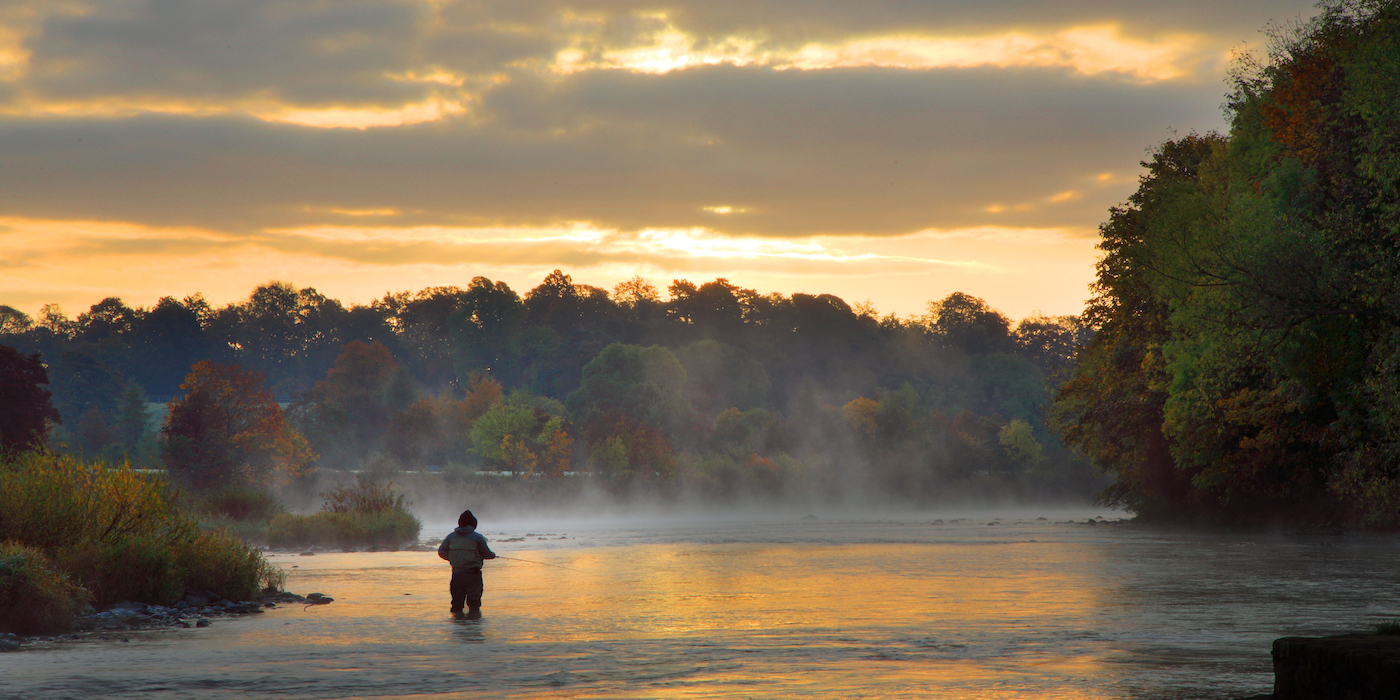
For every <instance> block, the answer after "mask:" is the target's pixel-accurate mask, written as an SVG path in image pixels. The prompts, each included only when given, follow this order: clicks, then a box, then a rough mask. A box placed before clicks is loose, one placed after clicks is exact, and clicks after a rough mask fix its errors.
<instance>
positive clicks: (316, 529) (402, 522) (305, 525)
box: [267, 476, 423, 547]
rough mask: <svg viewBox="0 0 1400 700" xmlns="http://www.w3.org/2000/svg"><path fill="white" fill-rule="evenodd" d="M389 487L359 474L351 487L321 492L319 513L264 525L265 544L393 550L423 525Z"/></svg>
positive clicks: (279, 517)
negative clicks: (362, 547) (382, 547)
mask: <svg viewBox="0 0 1400 700" xmlns="http://www.w3.org/2000/svg"><path fill="white" fill-rule="evenodd" d="M391 486H392V485H391V484H379V483H377V482H375V481H374V480H372V479H366V478H365V477H363V476H357V477H356V483H355V485H354V486H344V487H341V488H338V489H335V490H333V491H327V492H326V493H323V494H321V497H322V498H323V499H325V503H324V504H323V505H322V506H321V511H320V512H319V513H312V514H311V515H294V514H291V513H282V514H280V515H275V516H273V518H272V520H271V522H269V523H268V526H267V542H268V544H269V545H271V546H273V547H304V546H310V545H324V546H340V547H347V546H355V545H389V546H395V545H400V544H403V543H405V542H409V541H412V540H416V539H418V533H419V532H421V531H422V529H423V523H422V522H420V521H419V520H418V518H416V517H414V515H413V514H412V513H410V512H408V508H407V507H406V506H404V497H403V495H402V494H396V493H394V491H393V489H392V488H391Z"/></svg>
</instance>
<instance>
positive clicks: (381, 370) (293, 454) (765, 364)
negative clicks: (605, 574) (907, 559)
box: [0, 270, 1094, 497]
mask: <svg viewBox="0 0 1400 700" xmlns="http://www.w3.org/2000/svg"><path fill="white" fill-rule="evenodd" d="M667 292H668V294H667V295H666V296H667V298H665V299H664V300H663V298H662V294H661V291H660V290H658V289H657V288H656V287H655V286H653V285H652V284H651V283H649V282H648V281H646V280H644V279H641V278H634V279H632V280H629V281H627V282H623V283H622V284H619V285H617V286H616V287H615V288H614V289H612V290H611V291H609V290H605V289H602V288H599V287H593V286H590V285H586V284H576V283H574V282H573V281H572V279H571V278H570V276H569V275H566V274H564V273H563V272H562V271H557V270H556V271H555V272H553V273H552V274H550V275H548V276H547V277H546V278H545V279H544V280H543V281H542V282H541V283H540V284H539V285H538V286H536V287H534V288H533V289H530V290H529V291H527V292H526V293H524V294H523V295H522V294H519V293H517V292H516V291H514V290H513V289H511V288H510V286H509V285H507V284H505V283H503V282H499V281H492V280H489V279H486V278H484V277H477V278H475V279H473V280H471V282H470V283H469V284H468V285H467V286H466V287H465V288H461V287H432V288H428V289H423V290H420V291H418V292H414V293H409V292H402V293H395V294H386V295H385V296H384V297H382V298H380V299H377V300H375V301H374V302H372V303H370V304H367V305H350V306H347V305H344V304H342V303H341V302H339V301H337V300H334V299H330V298H328V297H326V296H324V295H322V294H320V293H318V292H317V291H316V290H315V289H311V288H304V289H297V288H296V287H294V286H292V285H290V284H287V283H283V282H273V283H268V284H264V285H261V286H259V287H257V288H256V289H255V290H253V292H252V293H251V294H250V295H249V297H248V298H247V299H245V300H242V301H240V302H237V303H232V304H228V305H225V306H223V307H218V308H216V307H214V306H213V305H211V304H209V303H208V302H207V301H206V300H204V299H203V298H202V297H201V296H200V295H198V294H196V295H192V296H189V297H186V298H184V299H175V298H170V297H167V298H165V299H161V300H160V301H159V302H158V303H156V305H155V306H153V307H151V308H140V307H131V306H128V305H126V304H125V303H123V302H122V301H121V300H120V299H116V298H109V299H105V300H103V301H101V302H99V303H98V304H95V305H94V306H93V307H92V308H91V309H89V310H88V311H86V312H84V313H80V314H79V315H78V316H77V318H76V319H73V318H69V317H68V316H67V315H65V314H64V313H63V312H62V311H61V310H60V309H58V308H57V307H53V306H49V307H45V309H44V311H43V312H42V313H41V315H40V317H39V318H38V319H31V318H29V317H28V316H26V315H25V314H23V313H21V312H18V311H17V310H15V309H13V308H10V307H0V344H4V345H7V346H10V347H12V348H15V349H16V352H17V353H18V354H19V355H20V356H24V357H35V356H37V358H39V359H41V360H42V362H43V364H44V365H45V366H46V369H47V372H48V375H49V377H50V378H51V385H50V386H49V388H50V389H51V391H52V396H53V402H52V403H53V406H54V408H56V409H57V414H58V417H59V419H60V420H61V425H58V426H56V427H55V429H54V430H53V432H52V434H51V435H50V438H49V442H50V443H51V445H52V447H53V449H56V450H69V451H77V452H81V453H83V454H84V455H88V456H106V457H108V458H114V457H119V456H122V455H125V456H127V457H130V458H133V459H135V460H137V461H139V462H141V463H143V464H149V465H151V466H165V467H169V468H170V470H171V472H172V473H173V474H179V475H183V477H182V478H183V479H184V480H185V481H186V482H187V483H192V484H198V485H200V487H201V488H206V489H208V488H217V487H218V486H219V485H221V484H226V483H230V482H236V481H240V480H242V481H248V480H252V481H257V480H263V481H266V480H267V479H269V478H271V475H276V474H280V475H282V476H283V477H285V478H288V479H296V478H304V477H305V476H306V475H308V474H310V473H311V472H313V471H314V470H316V469H382V470H387V471H392V470H395V469H421V468H424V467H427V466H430V465H431V466H435V467H438V468H441V469H443V470H444V471H445V472H448V473H453V472H454V471H455V472H456V473H470V472H472V471H478V470H504V471H512V472H520V473H526V474H532V475H537V476H540V477H560V476H562V475H564V474H566V473H569V474H573V473H576V472H586V473H589V474H592V475H594V476H597V477H600V478H602V479H604V480H606V481H607V482H609V483H615V484H627V483H632V482H635V481H637V480H652V481H658V482H666V481H670V482H683V483H685V484H686V485H688V486H689V487H693V488H697V489H701V490H703V491H705V492H707V493H710V494H713V495H717V496H725V495H736V494H741V493H751V492H758V493H769V494H775V493H779V492H782V491H784V490H789V489H793V488H796V487H799V486H800V487H801V488H804V489H808V490H809V491H810V490H815V491H816V492H825V493H833V492H841V491H847V490H851V489H861V490H870V491H874V492H885V493H902V494H907V495H910V496H917V497H927V496H932V495H936V494H938V493H940V492H943V491H947V490H948V489H952V488H956V487H957V485H959V484H965V483H967V482H969V481H977V482H979V483H982V484H983V487H984V488H985V489H987V490H990V491H1000V492H1005V491H1014V492H1017V493H1022V494H1032V495H1034V494H1056V495H1059V494H1064V493H1079V494H1082V493H1084V492H1085V491H1086V489H1089V488H1091V487H1092V485H1093V481H1094V477H1093V475H1092V474H1091V473H1090V471H1089V470H1088V468H1087V465H1086V463H1085V462H1084V461H1083V460H1082V459H1079V458H1077V457H1075V455H1074V454H1072V453H1071V452H1070V451H1069V450H1066V449H1065V448H1064V447H1063V445H1062V444H1061V442H1060V441H1059V440H1058V439H1057V438H1056V437H1055V436H1054V435H1053V434H1052V433H1050V432H1049V431H1048V430H1047V428H1046V424H1045V408H1046V406H1047V404H1048V401H1049V398H1050V396H1051V391H1052V390H1053V389H1054V387H1055V386H1056V385H1057V383H1058V379H1057V377H1059V376H1060V375H1062V374H1063V373H1064V372H1065V371H1067V370H1068V368H1069V367H1070V365H1071V363H1072V361H1073V357H1074V353H1075V349H1076V348H1077V347H1078V346H1080V345H1082V344H1083V343H1084V342H1085V341H1086V340H1087V338H1088V337H1089V336H1090V332H1089V331H1088V330H1087V328H1086V327H1085V326H1084V325H1083V324H1082V323H1080V321H1079V320H1078V319H1077V318H1074V317H1044V316H1033V317H1031V318H1027V319H1023V320H1022V321H1020V322H1019V323H1012V322H1011V321H1010V320H1009V319H1008V318H1006V317H1005V316H1004V315H1002V314H1000V313H999V312H997V311H995V310H994V309H991V308H990V307H989V306H988V305H987V304H986V303H985V302H984V301H982V300H980V299H977V298H975V297H971V296H969V295H966V294H961V293H954V294H951V295H949V296H948V297H946V298H944V299H942V300H939V301H935V302H930V303H929V305H928V312H927V313H926V314H924V315H922V316H918V317H911V318H900V317H897V316H895V315H886V316H883V317H881V316H878V315H877V314H876V313H875V311H874V309H873V308H871V307H870V306H869V305H868V304H864V305H861V304H858V305H856V306H854V307H853V306H851V305H849V304H847V303H846V302H845V301H843V300H842V299H840V298H838V297H835V296H833V295H829V294H815V295H813V294H800V293H799V294H792V295H791V296H786V295H782V294H776V293H775V294H766V295H765V294H760V293H758V292H756V291H755V290H752V289H746V288H742V287H740V286H737V285H735V284H732V283H730V282H729V281H727V280H725V279H716V280H714V281H711V282H706V283H703V284H698V285H697V284H694V283H691V282H689V281H687V280H675V281H673V283H672V284H671V285H670V286H669V287H668V288H667ZM147 395H156V396H161V397H162V398H165V397H169V398H170V399H171V400H170V401H169V403H168V404H167V406H166V410H167V415H166V416H165V417H164V418H163V419H160V420H161V423H160V428H159V430H155V429H151V428H146V429H144V430H141V429H138V428H137V426H142V427H146V426H150V425H153V424H154V423H155V422H156V420H155V419H154V418H153V415H152V408H155V409H157V410H156V411H155V413H159V412H160V410H159V407H155V406H151V405H149V404H147V402H145V401H144V397H145V396H147ZM235 422H238V425H239V426H242V427H237V426H234V423H235Z"/></svg>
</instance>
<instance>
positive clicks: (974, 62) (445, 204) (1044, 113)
mask: <svg viewBox="0 0 1400 700" xmlns="http://www.w3.org/2000/svg"><path fill="white" fill-rule="evenodd" d="M487 5H490V3H487ZM487 5H478V4H467V3H460V2H455V1H454V0H433V1H431V2H429V1H427V0H423V1H422V2H417V1H410V2H404V3H383V4H381V3H375V2H371V3H368V4H366V5H363V6H361V5H344V6H331V5H326V6H319V5H318V6H314V7H313V6H305V5H298V4H294V3H293V4H286V3H282V2H272V3H269V4H266V5H257V6H254V5H240V4H238V3H232V4H228V5H226V6H225V5H223V4H219V3H213V4H207V5H198V6H191V7H190V8H187V10H188V11H183V12H180V13H165V14H162V13H161V12H160V11H159V10H158V9H157V6H156V5H148V4H146V3H142V2H136V3H130V4H125V5H122V6H121V8H118V7H117V6H115V5H110V4H102V3H90V2H83V1H73V2H64V3H53V2H39V1H38V0H21V1H20V2H17V3H15V4H12V5H10V6H7V7H6V8H5V9H3V10H0V152H4V153H5V155H6V158H5V162H6V168H5V172H3V173H0V187H3V188H4V191H5V193H6V196H5V197H3V198H0V217H4V218H3V220H4V224H3V226H4V228H3V231H0V240H3V241H4V242H5V247H4V249H3V251H0V260H3V265H4V266H5V269H6V275H5V277H4V281H3V282H0V303H3V304H8V305H12V306H15V307H16V308H20V309H23V310H25V311H26V312H27V313H36V312H37V311H38V309H39V308H40V307H41V306H43V304H45V303H49V302H60V303H63V304H65V305H66V306H68V307H70V308H74V309H77V310H81V309H83V308H86V306H88V305H91V304H92V303H95V302H96V301H98V300H100V299H101V298H103V297H106V296H113V295H115V296H121V297H123V298H126V299H128V300H129V301H130V302H131V303H134V304H147V305H148V304H151V303H153V302H154V301H155V300H156V299H157V298H158V297H159V295H164V294H172V295H176V296H183V295H186V294H191V293H194V292H197V291H202V292H204V293H205V294H207V295H208V296H209V297H210V298H211V299H218V300H219V301H221V302H227V301H234V300H236V299H238V298H241V297H242V296H243V295H246V294H247V293H248V291H249V290H250V289H252V287H253V286H255V285H257V284H259V283H261V282H264V281H267V280H268V279H270V278H273V277H276V278H282V279H293V280H295V281H296V282H297V283H298V284H301V285H307V286H316V287H318V288H321V289H323V290H326V291H328V292H332V291H333V292H334V293H335V294H340V295H344V296H345V297H346V299H347V301H349V300H354V301H360V302H363V301H367V300H368V299H372V298H375V297H377V296H379V295H382V294H383V293H384V292H386V291H389V290H397V289H406V288H421V287H423V286H428V285H439V284H464V283H465V282H466V281H468V280H469V279H471V278H472V277H474V276H476V275H478V274H485V275H493V276H496V277H499V278H501V279H506V280H509V281H510V283H511V284H512V285H515V286H517V287H520V288H521V291H525V290H528V289H529V288H530V287H531V286H533V285H534V284H537V283H538V281H539V279H541V278H542V276H543V275H544V274H547V273H548V272H549V271H550V270H553V269H555V268H560V269H564V270H566V271H567V272H569V273H570V274H572V275H573V277H574V278H575V279H576V280H578V281H579V282H582V283H588V284H595V285H599V286H607V285H609V284H611V283H614V282H615V281H619V280H623V279H628V278H629V277H631V276H634V275H642V276H644V277H648V278H650V279H653V280H654V281H655V282H656V283H657V284H658V285H659V286H661V287H665V286H666V285H667V284H669V282H670V280H672V279H675V278H680V277H687V278H693V279H698V280H702V281H703V280H704V279H706V278H710V279H712V278H714V277H721V276H724V277H728V278H732V280H733V281H735V282H736V283H739V284H743V285H746V286H750V287H754V288H757V289H759V291H761V292H764V293H767V292H770V291H778V292H783V293H791V292H792V291H799V290H801V291H830V292H832V293H839V294H843V295H847V296H849V297H850V298H851V300H852V301H853V302H854V301H857V300H863V299H870V300H873V302H874V303H875V305H876V306H877V307H878V308H879V309H881V310H883V311H893V312H896V313H900V314H911V313H919V312H920V310H921V309H922V308H923V307H924V305H925V304H926V303H927V302H928V300H930V299H933V298H940V297H942V296H945V295H946V294H948V293H950V292H952V291H965V292H967V293H970V294H974V295H975V296H978V297H981V298H985V299H987V300H989V301H990V302H991V303H993V304H994V305H997V306H998V307H999V308H1002V309H1003V310H1004V311H1005V312H1006V313H1008V314H1009V315H1012V316H1021V315H1024V314H1026V313H1029V312H1031V311H1033V310H1037V309H1039V310H1043V311H1046V312H1049V313H1077V312H1078V311H1079V309H1080V308H1081V307H1082V304H1083V301H1084V299H1085V298H1086V297H1087V294H1088V291H1087V289H1086V287H1085V285H1086V284H1087V282H1088V280H1089V279H1090V277H1091V276H1092V269H1093V262H1094V259H1095V256H1096V253H1095V251H1094V249H1093V244H1092V240H1093V235H1094V230H1095V227H1096V226H1097V224H1098V223H1099V221H1101V220H1102V218H1103V216H1104V215H1105V212H1106V211H1107V209H1108V208H1109V207H1110V206H1112V205H1114V204H1116V203H1118V202H1119V201H1121V200H1122V199H1123V198H1124V197H1126V196H1127V194H1128V193H1129V192H1131V190H1132V188H1133V187H1134V186H1135V182H1136V174H1135V173H1134V172H1133V164H1134V163H1136V161H1137V160H1140V158H1141V154H1142V151H1143V149H1145V148H1149V147H1150V146H1151V145H1152V144H1154V143H1156V142H1159V141H1160V140H1161V139H1162V138H1164V137H1165V136H1166V135H1167V134H1168V133H1169V131H1168V130H1169V129H1197V130H1208V129H1211V128H1218V127H1219V124H1220V122H1219V119H1220V117H1219V110H1218V104H1219V92H1220V88H1219V80H1220V79H1221V77H1222V76H1223V74H1224V71H1225V68H1226V65H1225V61H1226V60H1227V57H1228V56H1229V54H1230V51H1231V50H1232V49H1239V48H1241V47H1245V48H1247V46H1248V44H1247V42H1248V41H1249V40H1250V38H1251V37H1252V36H1253V35H1254V33H1255V30H1256V29H1257V27H1258V26H1259V25H1258V19H1257V17H1255V16H1254V15H1253V14H1250V15H1248V16H1246V15H1245V14H1238V15H1237V14H1236V13H1234V11H1233V10H1229V9H1228V8H1221V7H1217V6H1202V7H1201V8H1192V9H1188V8H1185V7H1183V8H1180V9H1177V10H1173V11H1170V12H1167V11H1164V10H1162V9H1161V8H1159V7H1157V6H1150V7H1149V6H1148V5H1143V6H1141V7H1135V6H1124V7H1122V8H1118V9H1116V10H1114V11H1112V12H1103V11H1082V12H1080V11H1063V12H1051V11H1049V10H1048V9H1045V8H1038V7H1037V8H1029V9H1027V10H1026V11H1024V12H1019V13H1013V14H1006V13H1004V12H1003V11H1002V10H999V9H992V8H988V9H986V10H985V11H980V10H979V11H974V10H970V9H956V10H954V9H952V8H944V9H942V10H938V11H935V10H933V9H919V8H915V9H909V8H906V9H903V10H899V9H894V8H893V6H891V7H885V6H883V5H881V6H873V7H871V8H868V9H866V10H863V11H861V12H854V13H852V12H847V11H846V10H841V9H831V8H828V9H823V10H817V9H813V8H800V7H798V6H796V5H794V6H791V7H789V6H786V5H783V4H776V5H772V6H765V7H763V8H749V9H748V10H745V11H739V10H738V9H736V8H735V7H731V6H729V5H723V4H721V5H714V6H709V5H699V4H696V5H691V4H687V3H683V2H682V3H663V4H661V5H656V6H647V8H646V9H644V10H643V9H638V8H632V9H628V8H619V7H614V6H612V5H609V4H605V3H604V4H596V3H583V4H577V3H576V4H573V5H566V6H558V7H555V6H550V7H548V8H543V7H535V6H532V5H516V6H511V7H506V6H501V7H494V6H492V7H488V6H487ZM1298 7H1306V5H1299V6H1298ZM1295 11H1300V10H1298V9H1297V8H1295V7H1294V6H1293V5H1287V4H1280V5H1279V6H1278V8H1277V14H1278V15H1279V16H1280V17H1283V16H1286V15H1287V14H1288V13H1291V12H1295ZM988 230H995V231H999V232H1003V234H1005V235H1013V236H1014V237H1016V238H1017V239H1018V240H1022V241H1025V242H1035V244H1034V245H1032V246H1030V247H1029V248H1024V249H1022V248H1016V247H1008V246H1007V245H1006V244H1005V243H1004V242H1002V241H1003V240H1004V235H1003V234H998V235H997V236H991V237H988V236H983V235H965V232H969V231H988ZM930 232H933V233H930ZM1041 238H1043V239H1044V240H1043V241H1040V239H1041ZM1037 241H1038V242H1037ZM1027 251H1037V252H1036V253H1035V254H1036V255H1046V256H1048V257H1046V258H1044V259H1043V260H1041V261H1035V260H1032V259H1030V258H1028V257H1027V255H1028V254H1029V253H1028V252H1027ZM1051 251H1053V252H1051ZM156 270H160V271H161V272H160V274H159V277H160V279H161V282H159V283H150V282H139V281H138V280H143V279H146V278H147V277H148V276H149V275H152V274H154V271H156Z"/></svg>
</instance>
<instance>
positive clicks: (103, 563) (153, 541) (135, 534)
mask: <svg viewBox="0 0 1400 700" xmlns="http://www.w3.org/2000/svg"><path fill="white" fill-rule="evenodd" d="M179 503H180V499H179V497H178V494H177V493H176V492H174V491H173V490H172V489H171V488H170V487H169V485H168V483H167V482H166V481H165V479H164V478H163V477H159V476H153V475H146V474H140V473H137V472H135V471H133V470H132V469H131V468H130V466H129V465H127V464H122V465H120V466H118V467H117V468H108V467H107V465H106V464H105V463H103V462H92V463H86V462H81V461H79V460H76V459H74V458H73V457H71V456H66V455H51V454H47V453H24V454H20V455H15V456H13V457H11V458H9V459H6V460H4V461H0V541H10V542H12V543H15V545H16V546H19V545H23V546H24V547H25V548H27V551H37V552H46V553H48V557H47V558H46V559H44V560H43V561H48V562H50V564H49V566H51V568H52V572H53V573H56V575H58V576H60V577H66V578H63V579H62V580H65V581H70V582H71V583H69V584H67V586H68V587H67V588H65V587H64V585H61V584H59V583H55V582H54V580H51V578H44V575H43V574H42V572H40V570H39V569H37V568H35V566H37V565H32V564H25V565H24V566H23V567H20V568H22V569H23V570H24V571H25V572H29V573H26V574H25V576H26V577H27V578H24V579H23V580H26V581H37V582H43V583H42V585H40V588H43V589H44V590H51V591H63V592H64V594H65V595H68V596H69V600H70V602H71V601H75V600H77V599H76V598H74V596H77V595H80V593H81V594H83V595H90V596H91V598H92V599H93V601H94V602H95V603H97V604H98V605H107V604H110V603H115V602H118V601H122V600H134V601H143V602H149V603H169V602H171V601H172V600H174V599H176V598H178V597H180V595H182V594H183V593H184V591H185V590H188V589H195V590H207V591H213V592H215V593H217V594H219V595H220V596H223V597H225V598H239V599H246V598H249V597H252V596H255V595H256V594H257V593H258V591H259V590H261V589H262V588H263V587H265V586H268V585H273V586H274V587H280V585H281V579H280V578H279V576H280V572H279V571H278V570H277V569H276V568H275V567H273V566H272V565H271V564H269V563H268V562H267V560H266V559H264V558H263V556H262V553H261V552H259V551H258V550H256V549H253V548H252V547H250V546H249V545H247V544H245V543H243V542H241V541H239V540H237V539H235V538H233V537H231V536H229V535H228V534H226V533H223V532H202V531H201V530H200V528H199V526H198V524H197V523H196V522H195V520H194V518H193V517H191V516H190V515H188V514H186V513H185V512H184V511H182V510H181V509H180V507H179ZM31 560H32V559H25V560H24V561H25V562H30V561H31ZM17 566H18V565H15V566H11V567H10V568H11V569H14V568H15V567H17ZM6 570H7V571H8V570H9V569H6ZM16 570H19V569H16ZM36 572H38V573H36ZM7 581H8V579H7ZM15 581H20V579H15ZM21 583H22V582H21ZM21 583H14V584H13V585H14V586H20V585H21ZM75 584H76V585H75ZM5 585H7V586H9V585H11V584H10V583H7V584H5ZM23 585H28V584H23ZM35 585H39V584H35ZM78 585H81V586H82V587H83V588H84V589H86V591H87V592H81V591H79V589H78V588H77V586H78ZM7 590H8V589H7ZM25 590H29V589H25ZM0 595H2V594H0ZM74 604H75V605H76V603H74ZM26 614H27V613H26V612H25V611H24V610H20V609H17V608H16V609H5V608H4V607H3V605H2V604H0V625H11V626H21V625H28V624H29V623H28V622H26V620H27V619H28V618H26V617H25V615H26ZM11 616H14V617H11ZM60 617H61V616H60ZM69 618H70V619H71V614H70V615H69Z"/></svg>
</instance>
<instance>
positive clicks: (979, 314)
mask: <svg viewBox="0 0 1400 700" xmlns="http://www.w3.org/2000/svg"><path fill="white" fill-rule="evenodd" d="M928 310H929V315H928V328H929V331H930V332H931V333H932V334H933V335H934V337H935V338H937V339H938V341H939V343H940V344H942V345H943V346H944V347H950V348H958V349H960V350H962V351H964V352H967V353H971V354H979V355H981V354H989V353H996V352H1011V351H1012V350H1013V349H1015V345H1014V344H1013V343H1012V340H1011V330H1010V329H1011V322H1010V321H1009V320H1007V318H1006V317H1005V316H1003V315H1001V314H1000V313H999V312H997V311H996V310H994V309H992V308H991V307H989V306H987V302H985V301H982V300H981V299H978V298H977V297H974V296H971V295H968V294H963V293H962V292H953V293H952V294H949V295H948V296H946V297H944V298H943V300H942V301H940V302H937V303H934V302H929V305H928Z"/></svg>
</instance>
